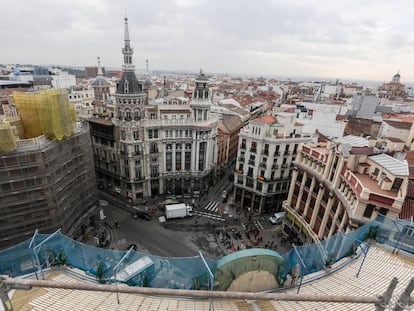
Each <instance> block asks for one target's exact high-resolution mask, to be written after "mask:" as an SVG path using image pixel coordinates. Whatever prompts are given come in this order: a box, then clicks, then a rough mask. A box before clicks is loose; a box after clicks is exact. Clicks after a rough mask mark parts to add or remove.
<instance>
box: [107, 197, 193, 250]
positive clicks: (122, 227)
mask: <svg viewBox="0 0 414 311" xmlns="http://www.w3.org/2000/svg"><path fill="white" fill-rule="evenodd" d="M103 209H104V213H105V215H106V217H107V222H108V224H109V225H111V226H112V230H113V232H114V234H115V236H114V243H113V245H112V247H113V248H115V249H119V250H125V248H126V247H127V246H128V245H130V244H136V245H137V247H138V250H139V251H144V252H148V253H151V254H153V255H157V256H170V257H192V256H196V255H197V254H198V248H197V246H196V245H195V244H194V243H193V242H192V241H191V239H190V238H191V235H192V233H191V232H182V231H173V230H170V229H166V228H164V226H162V225H161V224H160V223H159V222H158V219H157V218H156V217H152V219H151V220H150V221H145V220H143V219H139V218H138V219H134V218H133V216H132V214H131V213H130V212H127V211H125V210H124V209H122V208H119V207H117V206H113V205H112V204H108V206H106V207H103ZM115 220H117V221H118V223H119V228H116V227H115V225H114V221H115Z"/></svg>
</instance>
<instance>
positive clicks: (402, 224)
mask: <svg viewBox="0 0 414 311" xmlns="http://www.w3.org/2000/svg"><path fill="white" fill-rule="evenodd" d="M412 228H413V227H412V226H411V224H410V222H408V221H404V220H395V219H389V218H386V217H383V216H379V217H378V218H376V219H375V220H373V221H371V222H370V223H368V224H366V225H364V226H362V227H360V228H358V229H357V230H355V231H353V232H351V233H349V234H337V235H335V236H332V237H331V238H329V239H327V240H324V241H322V242H321V243H319V244H310V245H303V246H297V247H295V249H291V250H290V251H289V252H287V253H286V254H284V255H282V256H281V259H282V260H281V261H280V263H279V264H280V268H279V269H278V271H279V277H280V278H281V279H286V278H287V276H288V275H291V276H292V275H293V274H294V273H295V269H296V270H297V267H298V265H299V266H300V267H301V274H302V275H306V274H309V273H313V272H315V271H318V270H321V269H323V268H325V267H326V266H329V265H330V264H333V263H334V262H336V261H338V260H340V259H342V258H344V257H347V256H350V255H352V254H354V253H355V252H356V250H357V248H358V247H359V246H360V244H361V242H362V241H364V240H366V238H367V237H370V238H373V239H375V240H376V241H377V242H379V243H385V244H387V245H389V246H391V247H393V248H394V249H395V250H404V251H407V252H410V253H413V252H414V238H413V236H414V232H413V231H414V229H412ZM46 239H47V240H46ZM45 240H46V241H45ZM43 241H45V242H44V243H43V244H42V245H40V244H41V243H42V242H43ZM33 242H34V243H33V245H32V248H29V243H30V241H29V240H28V241H25V242H22V243H20V244H18V245H15V246H14V247H11V248H9V249H6V250H2V251H0V274H6V275H10V276H12V277H15V276H20V275H24V274H29V273H33V272H35V271H39V269H38V267H36V263H40V265H41V266H42V268H43V269H44V268H47V267H50V266H52V265H55V264H60V265H62V264H65V265H68V266H71V267H75V268H78V269H81V270H83V271H85V272H86V273H88V274H91V275H92V276H94V277H98V276H99V278H100V279H101V280H102V281H105V282H112V281H114V280H115V271H114V267H115V266H116V264H117V263H118V262H119V261H120V260H121V258H123V257H124V255H125V254H126V251H116V250H108V249H102V248H97V247H93V246H90V245H85V244H83V243H80V242H78V241H75V240H72V239H70V238H68V237H66V236H65V235H63V234H60V233H57V234H54V235H47V234H38V235H36V237H35V239H34V241H33ZM39 245H40V246H39ZM34 247H35V248H34ZM35 250H36V251H35ZM261 251H263V250H261ZM231 256H233V257H234V258H235V260H236V259H237V258H238V257H237V256H235V255H229V257H228V258H230V259H231V258H233V257H231ZM254 256H260V254H259V253H258V254H254ZM144 259H147V261H148V262H150V263H151V265H150V266H149V267H147V268H145V269H144V270H142V271H139V273H136V274H134V275H131V278H130V279H128V281H127V282H126V283H128V284H130V285H137V286H149V287H159V288H183V289H208V284H209V280H208V274H207V268H206V266H205V264H204V262H203V261H202V259H201V258H200V257H191V258H177V257H159V256H153V255H149V254H145V253H142V252H131V253H130V255H129V256H127V257H126V258H125V260H124V261H123V263H122V264H121V266H120V267H119V269H118V270H119V271H120V270H122V269H124V270H125V269H126V268H128V267H131V266H133V264H134V263H137V262H139V261H140V260H144ZM206 261H207V264H208V266H209V268H210V269H211V271H212V272H213V273H216V272H217V271H218V268H217V266H218V263H219V262H221V263H223V262H228V261H229V260H227V259H225V258H221V259H219V260H212V259H206ZM302 263H303V264H302ZM118 270H117V272H119V271H118ZM126 270H128V269H126ZM296 273H297V272H296Z"/></svg>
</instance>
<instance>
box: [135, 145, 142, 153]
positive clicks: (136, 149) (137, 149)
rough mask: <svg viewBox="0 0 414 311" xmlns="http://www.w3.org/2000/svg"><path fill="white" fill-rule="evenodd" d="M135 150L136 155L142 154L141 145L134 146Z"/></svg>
mask: <svg viewBox="0 0 414 311" xmlns="http://www.w3.org/2000/svg"><path fill="white" fill-rule="evenodd" d="M134 152H135V154H136V155H138V154H141V152H140V148H139V145H135V146H134Z"/></svg>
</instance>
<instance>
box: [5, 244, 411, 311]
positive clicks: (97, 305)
mask: <svg viewBox="0 0 414 311" xmlns="http://www.w3.org/2000/svg"><path fill="white" fill-rule="evenodd" d="M362 260H363V256H358V257H357V259H354V260H352V261H348V262H341V263H338V264H340V266H333V268H332V271H329V273H326V271H322V272H321V273H322V274H318V273H316V274H311V275H307V276H305V278H304V284H303V285H302V286H301V288H300V292H299V295H310V296H313V297H317V296H320V297H321V298H322V297H323V295H341V296H345V297H347V298H350V297H349V296H354V297H355V296H357V297H376V296H378V295H380V294H383V293H384V292H385V291H386V289H387V287H388V285H389V284H390V282H391V280H392V278H393V277H397V278H398V281H399V282H398V284H397V286H396V289H395V290H394V293H393V297H398V296H399V295H400V294H401V293H402V291H403V290H404V289H405V288H406V286H407V284H408V282H409V280H410V279H411V278H412V276H413V275H414V262H413V261H412V260H411V259H409V258H407V257H402V256H401V255H393V254H392V253H391V252H390V251H388V250H386V249H384V248H382V247H379V246H376V245H375V244H374V245H372V246H371V247H370V248H369V250H368V252H367V256H366V258H365V260H364V264H363V265H362V269H361V271H360V273H359V276H357V273H358V271H359V269H360V266H361V262H362ZM378 267H381V269H378ZM71 275H73V272H72V273H71V274H66V273H62V272H53V273H50V274H47V278H48V279H49V280H52V281H57V282H61V283H66V284H68V283H73V282H74V283H77V284H90V281H85V280H79V279H77V278H75V277H74V276H71ZM316 277H318V278H316ZM120 286H121V288H122V287H124V286H125V285H120ZM142 290H146V288H142ZM195 292H196V293H197V291H195ZM222 293H223V298H216V299H213V300H211V305H212V308H213V309H214V310H216V311H220V310H225V311H237V310H255V309H256V308H253V306H252V305H251V304H252V301H251V300H247V299H233V300H232V299H230V298H226V297H225V295H226V292H222ZM227 293H228V292H227ZM283 293H285V294H287V295H289V294H291V295H296V293H297V288H296V287H294V288H291V289H289V290H286V291H284V292H283ZM229 294H231V292H230V293H229ZM234 294H238V293H234ZM240 294H243V293H240ZM260 295H263V296H264V295H266V293H258V296H260ZM11 301H12V303H13V307H14V309H15V310H61V311H66V310H91V311H95V310H160V311H163V310H183V311H185V310H209V305H210V301H209V300H208V298H197V299H194V298H193V299H190V298H185V297H178V296H172V295H170V296H156V295H150V294H147V295H144V294H126V293H120V294H119V304H117V294H116V293H113V292H112V293H110V292H96V291H85V290H75V289H62V288H33V289H31V290H30V291H23V290H16V291H15V292H14V294H13V297H12V298H11ZM254 303H255V304H256V305H257V306H258V308H260V310H267V311H271V310H278V311H280V310H282V311H287V310H288V311H291V310H321V309H323V310H335V311H337V310H338V311H341V310H373V309H374V308H375V307H374V305H373V304H356V303H333V302H323V301H314V302H311V301H293V300H286V301H284V300H283V299H280V300H277V299H270V300H264V299H263V300H262V299H256V300H255V301H254Z"/></svg>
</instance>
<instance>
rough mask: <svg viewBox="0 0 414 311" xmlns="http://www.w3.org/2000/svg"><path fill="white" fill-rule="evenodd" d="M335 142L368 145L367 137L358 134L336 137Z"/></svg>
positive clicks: (352, 145)
mask: <svg viewBox="0 0 414 311" xmlns="http://www.w3.org/2000/svg"><path fill="white" fill-rule="evenodd" d="M335 142H338V143H341V144H349V145H351V147H368V139H366V138H364V137H360V136H353V135H347V136H344V137H341V138H338V139H335Z"/></svg>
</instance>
